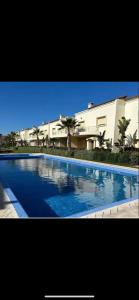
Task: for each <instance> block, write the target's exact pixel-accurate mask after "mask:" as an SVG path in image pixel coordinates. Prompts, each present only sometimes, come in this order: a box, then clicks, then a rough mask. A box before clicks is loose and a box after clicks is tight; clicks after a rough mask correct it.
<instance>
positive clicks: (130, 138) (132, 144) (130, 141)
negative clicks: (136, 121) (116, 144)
mask: <svg viewBox="0 0 139 300" xmlns="http://www.w3.org/2000/svg"><path fill="white" fill-rule="evenodd" d="M136 139H137V130H136V131H135V132H134V134H133V136H132V135H131V134H129V135H127V137H126V141H127V146H128V147H135V144H136Z"/></svg>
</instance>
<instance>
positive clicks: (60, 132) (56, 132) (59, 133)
mask: <svg viewBox="0 0 139 300" xmlns="http://www.w3.org/2000/svg"><path fill="white" fill-rule="evenodd" d="M52 137H53V138H54V137H55V138H56V137H59V138H60V137H67V131H66V130H65V129H61V130H58V129H56V130H54V131H52Z"/></svg>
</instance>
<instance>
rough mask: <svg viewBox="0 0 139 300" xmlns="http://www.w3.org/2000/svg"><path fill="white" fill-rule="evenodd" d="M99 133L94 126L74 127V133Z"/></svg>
mask: <svg viewBox="0 0 139 300" xmlns="http://www.w3.org/2000/svg"><path fill="white" fill-rule="evenodd" d="M96 134H99V131H98V128H97V127H96V126H86V127H85V126H84V127H77V128H76V129H75V135H80V136H81V135H96Z"/></svg>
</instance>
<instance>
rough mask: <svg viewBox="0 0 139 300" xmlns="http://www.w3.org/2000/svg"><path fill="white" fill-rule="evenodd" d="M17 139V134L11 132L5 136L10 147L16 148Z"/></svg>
mask: <svg viewBox="0 0 139 300" xmlns="http://www.w3.org/2000/svg"><path fill="white" fill-rule="evenodd" d="M17 138H19V134H18V133H17V132H15V131H11V132H10V133H9V134H8V135H7V141H8V143H9V144H11V145H12V147H14V146H16V139H17Z"/></svg>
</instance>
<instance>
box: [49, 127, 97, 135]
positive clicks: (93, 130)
mask: <svg viewBox="0 0 139 300" xmlns="http://www.w3.org/2000/svg"><path fill="white" fill-rule="evenodd" d="M95 134H99V131H98V128H97V127H96V126H86V127H81V128H80V127H77V128H76V129H75V131H74V132H73V135H74V136H81V135H95ZM52 136H53V137H66V136H67V131H66V130H65V129H62V130H55V131H53V132H52Z"/></svg>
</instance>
